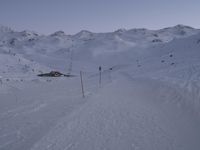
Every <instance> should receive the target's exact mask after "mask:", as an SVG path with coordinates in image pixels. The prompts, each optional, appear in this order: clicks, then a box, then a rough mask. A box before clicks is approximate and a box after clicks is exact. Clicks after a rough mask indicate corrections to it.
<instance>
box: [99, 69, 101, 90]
mask: <svg viewBox="0 0 200 150" xmlns="http://www.w3.org/2000/svg"><path fill="white" fill-rule="evenodd" d="M99 87H101V66H99Z"/></svg>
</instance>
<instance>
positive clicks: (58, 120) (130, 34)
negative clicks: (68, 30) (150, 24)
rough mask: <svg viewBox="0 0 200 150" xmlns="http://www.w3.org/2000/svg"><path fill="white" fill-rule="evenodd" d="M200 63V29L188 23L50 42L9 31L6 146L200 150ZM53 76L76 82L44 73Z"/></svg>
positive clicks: (0, 128)
mask: <svg viewBox="0 0 200 150" xmlns="http://www.w3.org/2000/svg"><path fill="white" fill-rule="evenodd" d="M199 58H200V33H199V30H198V29H194V28H191V27H188V26H183V25H177V26H175V27H170V28H165V29H161V30H155V31H154V30H147V29H131V30H125V29H120V30H117V31H115V32H110V33H92V32H89V31H81V32H79V33H77V34H75V35H66V34H65V33H64V32H62V31H58V32H55V33H53V34H51V35H48V36H45V35H40V34H38V33H36V32H31V31H23V32H16V31H13V30H12V29H10V28H7V27H0V150H199V149H200V142H199V139H200V111H199V110H200V94H199V93H200V61H199ZM99 66H101V67H102V73H101V75H102V77H101V85H99V73H98V67H99ZM52 70H57V71H61V72H63V73H65V74H68V73H69V74H73V75H75V76H74V77H72V78H67V77H60V78H50V77H46V78H45V77H44V78H42V77H38V76H37V74H40V73H46V72H50V71H52ZM80 70H81V71H82V72H83V83H84V92H85V98H82V93H81V86H80V77H79V71H80Z"/></svg>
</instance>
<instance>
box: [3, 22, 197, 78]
mask: <svg viewBox="0 0 200 150" xmlns="http://www.w3.org/2000/svg"><path fill="white" fill-rule="evenodd" d="M198 32H199V30H198V29H194V28H191V27H188V26H183V25H177V26H175V27H170V28H165V29H161V30H147V29H131V30H125V29H119V30H117V31H115V32H110V33H92V32H89V31H85V30H83V31H81V32H79V33H77V34H75V35H66V34H65V33H64V32H63V31H57V32H55V33H53V34H51V35H48V36H46V35H41V34H38V33H36V32H32V31H22V32H16V31H13V30H11V29H10V28H8V27H3V26H2V27H1V28H0V55H1V57H4V56H5V55H6V57H11V58H9V59H6V62H5V61H3V59H2V60H1V61H3V62H5V63H6V64H7V65H8V67H7V69H6V67H5V66H4V65H3V66H2V67H0V68H1V69H2V68H4V69H3V70H2V72H4V74H5V72H9V71H8V70H9V67H11V68H12V67H14V68H16V66H15V65H16V64H19V61H18V60H19V59H26V61H27V62H30V63H25V64H23V63H22V62H21V63H22V64H20V65H21V67H19V68H20V69H19V68H18V70H23V68H24V66H23V65H26V66H27V65H28V66H29V69H27V72H32V71H31V70H33V69H34V70H43V69H44V67H46V68H54V69H59V70H63V71H67V70H68V68H69V67H68V66H69V64H70V63H71V61H73V63H74V64H75V65H76V64H79V63H81V62H80V61H86V62H88V60H90V61H93V63H97V64H98V63H101V62H99V61H96V60H98V59H97V58H102V59H101V60H102V61H103V59H104V58H106V57H109V56H108V55H116V53H121V52H122V53H123V52H125V53H126V51H130V50H132V51H135V53H140V52H139V50H138V49H144V48H148V47H151V46H156V45H159V44H164V43H168V42H170V41H172V40H173V39H179V38H186V37H189V36H191V35H194V34H197V33H198ZM2 55H3V56H2ZM3 62H2V64H5V63H3ZM29 64H31V65H29ZM36 64H37V66H41V68H42V69H40V67H39V68H37V69H35V68H34V67H33V66H34V65H36ZM20 65H19V66H20ZM98 65H99V64H98ZM31 66H32V67H31ZM74 69H75V68H74ZM10 70H12V69H10ZM75 70H76V69H75ZM77 70H79V69H77ZM23 72H24V71H23ZM6 75H7V74H6Z"/></svg>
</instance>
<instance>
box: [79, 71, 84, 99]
mask: <svg viewBox="0 0 200 150" xmlns="http://www.w3.org/2000/svg"><path fill="white" fill-rule="evenodd" d="M80 78H81V89H82V95H83V98H85V94H84V88H83V76H82V71H80Z"/></svg>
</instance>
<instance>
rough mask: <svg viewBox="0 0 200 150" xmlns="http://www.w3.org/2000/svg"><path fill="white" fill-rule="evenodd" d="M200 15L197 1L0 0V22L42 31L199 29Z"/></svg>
mask: <svg viewBox="0 0 200 150" xmlns="http://www.w3.org/2000/svg"><path fill="white" fill-rule="evenodd" d="M199 15H200V0H0V24H1V25H5V26H9V27H11V28H13V29H15V30H18V31H22V30H26V29H27V30H33V31H37V32H39V33H43V34H50V33H53V32H55V31H58V30H63V31H64V32H65V33H66V34H75V33H77V32H79V31H80V30H89V31H92V32H108V31H114V30H117V29H119V28H125V29H131V28H148V29H160V28H164V27H168V26H174V25H177V24H185V25H189V26H192V27H196V28H200V19H199Z"/></svg>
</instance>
